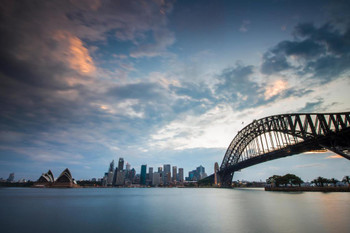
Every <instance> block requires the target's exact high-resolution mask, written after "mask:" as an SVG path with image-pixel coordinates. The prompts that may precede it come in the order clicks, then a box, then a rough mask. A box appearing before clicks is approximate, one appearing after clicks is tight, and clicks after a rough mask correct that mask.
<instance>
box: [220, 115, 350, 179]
mask: <svg viewBox="0 0 350 233" xmlns="http://www.w3.org/2000/svg"><path fill="white" fill-rule="evenodd" d="M324 149H327V150H330V151H333V152H335V153H337V154H339V155H341V156H343V157H344V158H346V159H349V160H350V112H343V113H326V114H318V113H317V114H316V113H315V114H314V113H311V114H282V115H275V116H269V117H265V118H262V119H259V120H254V121H253V122H252V123H251V124H249V125H247V126H246V127H245V128H243V129H242V130H241V131H239V132H238V134H237V135H236V137H235V138H234V139H233V140H232V142H231V144H230V146H229V147H228V149H227V151H226V153H225V156H224V159H223V161H222V163H221V166H220V170H219V171H218V174H219V176H220V180H221V183H222V184H223V185H224V186H227V185H230V184H231V182H232V177H233V174H234V172H235V171H238V170H240V169H243V168H246V167H249V166H253V165H255V164H259V163H262V162H266V161H268V160H273V159H278V158H282V157H286V156H290V155H294V154H299V153H303V152H307V151H312V150H324Z"/></svg>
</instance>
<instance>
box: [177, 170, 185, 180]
mask: <svg viewBox="0 0 350 233" xmlns="http://www.w3.org/2000/svg"><path fill="white" fill-rule="evenodd" d="M178 180H179V182H180V183H182V182H184V169H183V168H179V177H178Z"/></svg>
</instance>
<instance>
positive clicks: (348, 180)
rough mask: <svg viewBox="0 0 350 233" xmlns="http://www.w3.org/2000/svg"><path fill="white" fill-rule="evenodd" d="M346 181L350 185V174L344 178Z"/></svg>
mask: <svg viewBox="0 0 350 233" xmlns="http://www.w3.org/2000/svg"><path fill="white" fill-rule="evenodd" d="M342 181H343V182H344V183H348V186H350V177H349V176H344V178H343V180H342Z"/></svg>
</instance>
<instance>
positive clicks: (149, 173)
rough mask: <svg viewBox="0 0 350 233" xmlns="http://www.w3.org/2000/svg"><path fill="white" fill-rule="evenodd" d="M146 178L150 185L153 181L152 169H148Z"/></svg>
mask: <svg viewBox="0 0 350 233" xmlns="http://www.w3.org/2000/svg"><path fill="white" fill-rule="evenodd" d="M148 177H149V180H150V183H151V184H152V180H153V167H149V168H148Z"/></svg>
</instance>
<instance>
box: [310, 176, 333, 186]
mask: <svg viewBox="0 0 350 233" xmlns="http://www.w3.org/2000/svg"><path fill="white" fill-rule="evenodd" d="M328 182H329V180H328V179H327V178H324V177H322V176H319V177H317V178H316V179H314V180H313V181H312V182H311V183H315V184H316V185H317V186H321V187H323V186H324V184H325V183H328Z"/></svg>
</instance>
